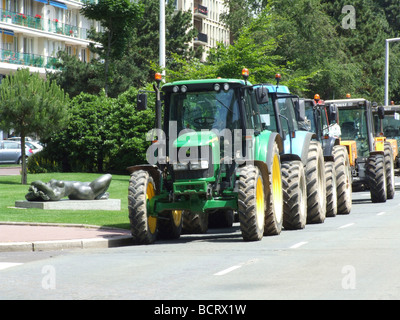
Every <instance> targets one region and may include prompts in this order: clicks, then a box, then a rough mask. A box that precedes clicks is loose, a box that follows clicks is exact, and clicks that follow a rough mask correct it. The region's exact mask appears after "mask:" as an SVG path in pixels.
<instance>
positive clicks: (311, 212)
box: [306, 141, 326, 223]
mask: <svg viewBox="0 0 400 320" xmlns="http://www.w3.org/2000/svg"><path fill="white" fill-rule="evenodd" d="M324 164H325V163H324V157H323V152H322V147H321V144H320V143H319V142H317V141H311V142H310V147H309V151H308V158H307V166H306V181H307V223H322V222H324V221H325V217H326V180H325V166H324Z"/></svg>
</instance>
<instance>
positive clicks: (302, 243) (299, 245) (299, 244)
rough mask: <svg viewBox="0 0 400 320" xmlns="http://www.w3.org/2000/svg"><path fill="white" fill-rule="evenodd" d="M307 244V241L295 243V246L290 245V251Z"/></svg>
mask: <svg viewBox="0 0 400 320" xmlns="http://www.w3.org/2000/svg"><path fill="white" fill-rule="evenodd" d="M307 243H308V242H307V241H302V242H299V243H296V244H294V245H292V246H291V247H290V249H297V248H300V247H301V246H304V245H305V244H307Z"/></svg>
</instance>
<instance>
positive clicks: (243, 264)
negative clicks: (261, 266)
mask: <svg viewBox="0 0 400 320" xmlns="http://www.w3.org/2000/svg"><path fill="white" fill-rule="evenodd" d="M257 261H258V259H252V260H249V261H247V262H244V263H241V264H238V265H236V266H232V267H230V268H227V269H224V270H222V271H219V272H217V273H214V276H223V275H225V274H227V273H229V272H232V271H234V270H236V269H239V268H241V267H243V266H247V265H249V264H253V263H256V262H257Z"/></svg>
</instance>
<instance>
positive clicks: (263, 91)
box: [256, 86, 268, 104]
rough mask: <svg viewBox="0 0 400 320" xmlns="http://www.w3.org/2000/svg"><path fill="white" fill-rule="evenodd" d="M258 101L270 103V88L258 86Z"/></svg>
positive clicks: (259, 102)
mask: <svg viewBox="0 0 400 320" xmlns="http://www.w3.org/2000/svg"><path fill="white" fill-rule="evenodd" d="M256 101H257V103H258V104H264V103H268V89H267V88H266V87H264V86H261V87H258V88H256Z"/></svg>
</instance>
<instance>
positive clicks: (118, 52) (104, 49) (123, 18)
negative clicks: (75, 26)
mask: <svg viewBox="0 0 400 320" xmlns="http://www.w3.org/2000/svg"><path fill="white" fill-rule="evenodd" d="M81 13H82V14H83V15H84V16H85V17H86V18H88V19H91V20H97V21H99V22H100V23H101V26H102V27H103V28H104V32H96V31H95V30H91V32H90V35H89V37H90V38H91V39H92V40H94V41H96V42H97V43H100V44H101V46H100V47H98V46H97V45H96V44H91V45H90V50H91V51H92V52H94V53H97V54H98V55H99V56H100V58H102V59H104V89H105V93H106V95H107V92H108V86H109V67H110V63H111V62H112V61H113V60H116V59H119V58H121V57H122V56H123V54H124V52H125V48H126V46H127V43H128V41H129V39H130V37H131V36H132V31H133V30H134V28H135V26H136V23H137V22H138V21H140V16H141V14H142V7H141V5H140V4H138V3H136V2H132V1H129V0H99V1H98V2H97V3H89V2H88V3H86V4H85V5H84V6H83V8H82V9H81Z"/></svg>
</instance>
